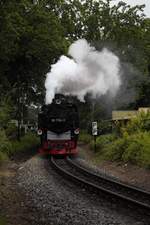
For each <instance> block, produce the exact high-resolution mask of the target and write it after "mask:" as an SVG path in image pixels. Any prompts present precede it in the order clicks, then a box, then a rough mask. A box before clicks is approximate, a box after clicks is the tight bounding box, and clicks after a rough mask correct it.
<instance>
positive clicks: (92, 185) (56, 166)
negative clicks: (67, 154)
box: [51, 157, 150, 210]
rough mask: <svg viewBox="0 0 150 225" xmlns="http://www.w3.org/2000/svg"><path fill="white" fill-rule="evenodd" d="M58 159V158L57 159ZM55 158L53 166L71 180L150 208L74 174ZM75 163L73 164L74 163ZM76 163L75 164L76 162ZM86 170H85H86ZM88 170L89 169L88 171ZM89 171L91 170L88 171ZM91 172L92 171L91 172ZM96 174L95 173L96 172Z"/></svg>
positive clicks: (52, 159) (149, 206) (52, 160)
mask: <svg viewBox="0 0 150 225" xmlns="http://www.w3.org/2000/svg"><path fill="white" fill-rule="evenodd" d="M56 161H57V160H56ZM56 161H55V160H54V158H53V157H51V164H52V166H53V167H54V168H55V169H56V170H57V171H58V172H59V173H60V174H62V175H63V176H66V177H67V178H69V180H72V181H74V182H76V183H79V184H80V185H84V186H88V187H90V188H92V189H95V190H96V191H99V192H103V193H105V194H107V195H108V194H109V195H110V196H112V197H117V198H119V199H121V200H123V201H126V202H128V203H133V204H134V205H136V206H140V207H142V208H144V209H146V210H150V205H148V204H145V203H143V202H139V201H137V200H134V199H132V198H130V197H127V196H124V195H122V194H120V193H116V192H114V191H112V190H109V189H106V188H104V187H102V186H100V185H97V184H94V183H92V182H90V181H87V180H85V179H83V178H81V177H78V176H76V175H74V174H73V173H72V172H73V171H71V172H70V171H67V170H65V169H64V168H62V167H61V166H60V165H58V163H57V162H56ZM67 161H68V158H67ZM72 165H73V164H72ZM74 165H75V164H74ZM80 168H81V167H80ZM85 171H86V169H85ZM85 171H84V172H85ZM80 172H81V170H80ZM86 172H87V171H86ZM88 172H89V171H88ZM90 173H91V172H90ZM94 175H95V174H94Z"/></svg>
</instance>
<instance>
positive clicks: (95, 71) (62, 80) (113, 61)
mask: <svg viewBox="0 0 150 225" xmlns="http://www.w3.org/2000/svg"><path fill="white" fill-rule="evenodd" d="M68 54H69V55H70V56H72V58H73V59H70V58H69V57H66V56H64V55H63V56H61V57H60V59H59V61H58V62H57V63H56V64H53V65H52V67H51V71H50V72H49V73H48V74H47V77H46V81H45V87H46V104H49V103H51V101H52V99H53V97H54V95H55V93H62V94H66V95H68V94H71V95H76V96H77V97H78V98H79V99H80V100H81V101H84V96H85V95H86V93H91V94H92V95H93V97H96V96H100V95H102V94H106V93H107V92H109V93H111V94H112V96H114V95H115V94H116V92H117V90H118V89H119V86H120V83H121V82H120V75H119V74H120V62H119V58H118V57H117V56H116V55H114V54H113V53H112V52H110V51H109V50H107V49H106V48H104V49H103V50H102V51H101V52H99V51H97V50H95V48H94V47H91V46H90V44H89V43H88V42H87V41H86V40H85V39H80V40H77V41H76V42H74V43H73V44H72V45H71V46H70V48H69V51H68Z"/></svg>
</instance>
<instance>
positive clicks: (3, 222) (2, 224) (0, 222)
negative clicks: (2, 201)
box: [0, 215, 7, 225]
mask: <svg viewBox="0 0 150 225" xmlns="http://www.w3.org/2000/svg"><path fill="white" fill-rule="evenodd" d="M6 221H7V220H6V218H5V217H3V216H1V215H0V225H7V222H6Z"/></svg>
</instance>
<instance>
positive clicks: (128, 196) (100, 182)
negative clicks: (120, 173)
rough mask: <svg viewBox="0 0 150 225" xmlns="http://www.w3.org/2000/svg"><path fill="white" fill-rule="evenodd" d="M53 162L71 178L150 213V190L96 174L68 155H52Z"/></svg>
mask: <svg viewBox="0 0 150 225" xmlns="http://www.w3.org/2000/svg"><path fill="white" fill-rule="evenodd" d="M51 164H52V166H53V167H54V168H55V169H56V170H57V171H58V172H59V173H61V174H62V175H63V176H65V177H67V178H68V179H69V180H72V181H74V182H76V183H78V184H80V185H82V186H83V185H84V186H86V187H88V188H92V189H94V190H96V191H98V192H103V193H104V194H105V195H109V196H111V197H112V198H118V199H120V200H123V201H126V202H127V203H128V204H134V205H135V206H136V207H140V208H142V209H144V210H146V212H148V213H150V193H149V192H146V191H144V190H141V189H138V188H136V187H133V186H129V185H126V184H124V183H121V182H118V181H115V180H113V179H111V178H108V177H104V176H101V175H99V174H96V173H94V172H93V171H90V170H88V169H86V168H84V167H82V166H81V165H79V164H78V163H76V162H75V160H72V159H70V158H69V157H66V159H55V158H53V157H51Z"/></svg>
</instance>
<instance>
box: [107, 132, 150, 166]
mask: <svg viewBox="0 0 150 225" xmlns="http://www.w3.org/2000/svg"><path fill="white" fill-rule="evenodd" d="M103 151H105V154H104V155H105V158H107V159H109V160H119V161H123V162H131V163H133V164H136V165H139V166H144V167H146V168H150V133H149V132H139V133H135V134H132V135H129V136H124V137H122V138H119V139H117V140H116V141H114V142H113V143H112V144H111V145H107V146H105V149H104V150H103Z"/></svg>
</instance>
